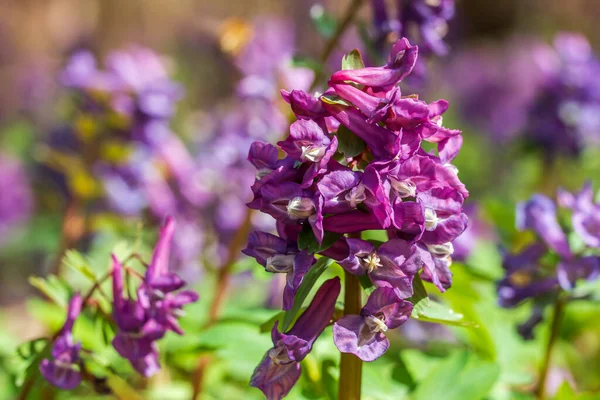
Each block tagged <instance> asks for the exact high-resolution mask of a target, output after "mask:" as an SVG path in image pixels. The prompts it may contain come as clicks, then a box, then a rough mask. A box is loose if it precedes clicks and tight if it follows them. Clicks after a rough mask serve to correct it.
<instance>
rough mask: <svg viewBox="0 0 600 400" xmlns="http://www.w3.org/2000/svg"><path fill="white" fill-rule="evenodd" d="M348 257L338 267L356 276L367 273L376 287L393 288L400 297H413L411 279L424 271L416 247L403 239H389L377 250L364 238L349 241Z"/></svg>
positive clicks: (340, 261)
mask: <svg viewBox="0 0 600 400" xmlns="http://www.w3.org/2000/svg"><path fill="white" fill-rule="evenodd" d="M346 243H347V244H348V255H347V256H346V258H344V259H341V260H339V264H340V265H341V266H342V267H343V268H344V269H345V270H347V271H348V272H351V273H353V274H355V275H364V274H367V275H368V276H369V279H370V280H371V281H372V282H373V284H374V285H375V286H377V287H391V288H392V289H394V291H395V293H396V294H397V295H398V297H400V298H403V299H405V298H408V297H410V296H412V295H413V289H412V280H413V277H414V275H415V274H416V273H417V271H418V270H419V269H420V268H421V260H420V258H419V256H418V254H417V253H416V248H415V246H413V245H411V244H409V243H408V242H406V241H404V240H400V239H393V240H389V241H387V242H386V243H384V244H382V245H381V246H380V247H379V248H378V249H377V250H376V249H375V246H374V245H373V244H371V243H369V242H367V241H365V240H361V239H346Z"/></svg>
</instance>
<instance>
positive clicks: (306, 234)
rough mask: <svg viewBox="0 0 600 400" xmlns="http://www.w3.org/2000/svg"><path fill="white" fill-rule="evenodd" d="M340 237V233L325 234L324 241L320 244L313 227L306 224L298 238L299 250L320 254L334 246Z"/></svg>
mask: <svg viewBox="0 0 600 400" xmlns="http://www.w3.org/2000/svg"><path fill="white" fill-rule="evenodd" d="M340 237H342V235H341V234H339V233H333V232H325V234H324V235H323V241H322V242H321V244H319V242H318V241H317V238H316V237H315V234H314V233H313V231H312V228H311V226H310V225H309V224H304V226H303V227H302V230H301V231H300V235H299V236H298V248H299V249H300V250H307V251H308V252H309V253H320V252H322V251H325V250H327V249H328V248H330V247H331V246H333V245H334V244H335V242H337V241H338V239H339V238H340Z"/></svg>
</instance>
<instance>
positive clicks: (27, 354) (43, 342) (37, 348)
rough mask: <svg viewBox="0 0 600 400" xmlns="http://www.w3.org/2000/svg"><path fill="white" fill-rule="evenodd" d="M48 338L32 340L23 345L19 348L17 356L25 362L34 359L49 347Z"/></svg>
mask: <svg viewBox="0 0 600 400" xmlns="http://www.w3.org/2000/svg"><path fill="white" fill-rule="evenodd" d="M48 342H49V339H48V338H45V337H44V338H38V339H33V340H30V341H29V342H25V343H22V344H21V345H19V347H17V355H18V356H19V357H21V359H23V360H24V361H27V360H29V359H30V358H32V357H35V356H37V355H38V354H39V353H41V352H42V351H44V349H45V348H46V346H47V345H48Z"/></svg>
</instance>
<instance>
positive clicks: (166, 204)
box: [46, 47, 206, 266]
mask: <svg viewBox="0 0 600 400" xmlns="http://www.w3.org/2000/svg"><path fill="white" fill-rule="evenodd" d="M61 82H62V84H63V85H64V86H65V87H67V88H69V89H70V90H71V91H72V93H73V97H74V100H75V104H74V110H73V111H72V114H73V115H72V124H71V125H70V126H69V127H68V128H67V130H66V131H65V130H64V129H62V130H60V131H57V132H59V133H61V137H60V138H58V137H57V138H53V137H51V143H50V146H51V149H50V152H49V154H48V156H47V157H46V158H47V159H46V161H47V163H48V164H49V165H50V166H51V167H54V168H55V169H56V170H58V171H59V172H61V173H62V174H63V175H64V177H65V179H66V183H67V185H66V186H67V190H68V193H69V195H70V196H75V197H77V198H78V199H80V200H83V201H86V200H87V201H100V202H101V203H102V206H104V207H105V208H108V209H109V210H111V211H114V212H117V213H119V214H121V215H126V216H131V215H140V214H141V212H142V211H145V210H149V211H150V212H151V214H152V215H153V217H154V218H155V219H157V220H162V219H164V218H166V217H167V216H168V215H174V216H175V217H176V219H177V220H179V221H180V223H181V224H185V228H186V229H185V231H186V240H183V239H182V238H180V237H178V236H176V237H175V247H176V258H177V263H178V264H179V265H180V266H186V265H187V264H188V263H191V262H192V261H193V260H194V259H196V258H197V253H194V254H189V253H190V252H189V251H188V249H187V248H186V247H185V243H188V242H190V241H194V242H195V243H197V242H198V240H199V239H195V240H192V239H191V238H192V237H194V238H197V237H198V236H199V235H200V234H201V232H200V228H199V227H198V226H193V220H194V219H193V218H191V217H190V214H191V213H192V212H193V211H192V210H193V209H194V207H198V206H200V205H201V204H203V202H204V201H205V197H206V195H205V193H204V192H203V191H202V188H201V187H200V185H199V179H198V178H199V175H197V169H196V162H195V160H194V158H193V157H192V156H191V154H189V152H188V150H187V149H186V147H185V146H184V144H183V143H182V142H181V140H180V139H179V138H178V137H177V136H176V135H175V134H174V133H173V132H172V131H171V129H170V127H169V123H170V119H171V117H172V116H173V115H174V113H175V107H176V104H177V101H178V100H179V99H180V98H181V96H182V88H181V87H180V86H179V85H178V84H177V83H175V82H174V81H172V80H171V78H170V77H169V73H168V70H167V68H166V64H165V62H164V61H163V60H161V58H160V57H158V56H157V55H156V54H155V53H153V52H152V51H150V50H148V49H144V48H140V47H133V48H131V49H128V50H127V51H115V52H112V53H110V54H109V55H108V56H107V58H106V62H105V68H103V69H102V68H100V67H99V66H98V65H97V62H96V59H95V58H94V56H93V55H92V54H91V53H89V52H85V51H82V52H78V53H75V54H74V55H73V56H72V57H71V59H70V60H69V62H68V63H67V65H66V67H65V68H64V71H63V73H62V75H61ZM52 142H55V143H52ZM96 208H98V207H96ZM182 231H183V230H182ZM192 233H193V234H192ZM188 247H189V246H188Z"/></svg>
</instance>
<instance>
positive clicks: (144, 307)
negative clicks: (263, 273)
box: [40, 218, 198, 390]
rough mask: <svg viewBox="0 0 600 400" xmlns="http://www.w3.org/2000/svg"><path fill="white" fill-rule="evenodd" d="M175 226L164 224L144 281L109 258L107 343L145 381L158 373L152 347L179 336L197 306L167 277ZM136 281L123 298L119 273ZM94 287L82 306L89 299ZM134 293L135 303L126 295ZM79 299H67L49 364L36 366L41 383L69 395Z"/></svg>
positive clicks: (75, 365)
mask: <svg viewBox="0 0 600 400" xmlns="http://www.w3.org/2000/svg"><path fill="white" fill-rule="evenodd" d="M174 230H175V222H174V220H173V219H172V218H168V219H167V221H166V223H165V224H164V226H163V228H162V230H161V232H160V236H159V240H158V243H157V245H156V247H155V249H154V253H153V255H152V260H151V262H150V264H149V265H148V268H147V270H146V274H145V276H141V275H138V274H137V273H136V272H134V271H133V270H132V269H131V268H129V267H125V266H123V265H122V263H121V262H120V261H119V260H118V258H117V257H116V256H114V255H113V256H112V271H111V274H110V277H112V287H113V312H112V317H113V319H114V323H115V325H116V328H117V331H116V334H115V337H114V338H113V340H112V345H113V347H114V348H115V350H116V351H117V352H118V353H119V355H121V356H122V357H123V358H125V359H127V360H129V362H130V363H131V365H132V366H133V368H134V369H135V370H136V371H137V372H139V373H140V374H141V375H143V376H145V377H149V376H151V375H153V374H155V373H156V372H157V371H158V370H159V369H160V364H159V354H158V348H157V345H156V341H157V340H159V339H161V338H162V337H163V336H164V335H165V334H166V333H167V332H168V331H172V332H175V333H177V334H179V335H182V334H183V331H182V330H181V328H180V326H179V323H178V319H179V317H180V316H181V315H182V313H183V307H184V306H185V305H186V304H190V303H193V302H196V301H197V300H198V294H197V293H196V292H194V291H191V290H179V289H181V288H182V287H183V286H185V284H186V282H185V281H184V280H182V279H181V278H180V277H179V276H178V275H176V274H175V273H173V272H169V259H170V249H171V241H172V238H173V233H174ZM124 270H125V273H126V274H127V275H133V276H136V277H138V278H140V279H141V283H140V285H139V286H138V288H137V290H135V288H133V287H131V283H130V281H129V280H128V285H127V290H126V291H125V293H124V274H123V272H124ZM95 289H97V285H95V286H94V288H93V289H92V291H91V292H90V294H89V295H88V296H86V300H87V299H89V298H90V297H91V294H92V293H93V291H94V290H95ZM131 292H135V293H136V297H135V298H134V297H130V295H127V293H131ZM85 305H86V304H83V300H82V297H81V296H80V295H79V294H76V295H75V296H73V298H72V299H71V302H70V305H69V309H68V312H67V320H66V322H65V324H64V326H63V328H62V329H61V330H60V332H59V333H58V335H57V336H55V338H54V342H53V347H52V358H53V359H52V360H48V359H45V360H43V361H42V362H41V364H40V371H41V373H42V375H43V376H44V378H45V379H46V380H47V381H48V382H50V383H51V384H52V385H54V386H56V387H59V388H61V389H65V390H70V389H74V388H75V387H77V386H78V385H79V384H80V383H81V380H82V369H83V364H82V362H83V361H82V359H81V357H80V353H81V343H77V344H76V343H74V341H73V325H74V323H75V320H76V319H77V317H78V316H79V314H80V313H81V311H82V307H84V306H85Z"/></svg>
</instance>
